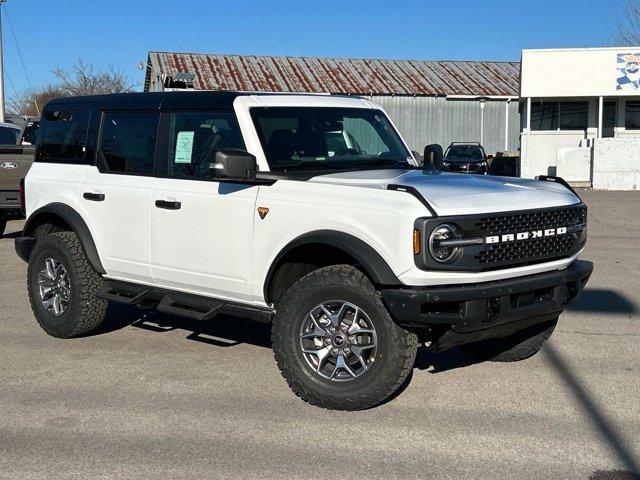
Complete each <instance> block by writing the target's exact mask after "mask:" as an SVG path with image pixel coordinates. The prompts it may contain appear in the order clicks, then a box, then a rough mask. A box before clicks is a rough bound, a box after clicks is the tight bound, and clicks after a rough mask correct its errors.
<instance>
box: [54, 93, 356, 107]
mask: <svg viewBox="0 0 640 480" xmlns="http://www.w3.org/2000/svg"><path fill="white" fill-rule="evenodd" d="M243 95H280V96H282V95H312V96H315V95H317V94H308V93H307V94H305V93H297V92H288V93H269V92H231V91H204V90H195V91H194V90H189V91H179V92H176V91H173V92H134V93H112V94H108V95H88V96H83V97H60V98H55V99H53V100H51V101H50V102H49V103H48V104H47V106H46V107H45V108H46V109H49V110H50V109H52V108H54V109H55V108H60V107H62V106H68V105H77V104H83V103H96V104H100V105H101V106H102V108H105V109H111V108H113V109H118V110H140V109H179V110H184V109H198V110H199V109H205V108H215V109H229V110H230V109H232V108H233V101H234V100H235V99H236V98H237V97H239V96H243ZM352 98H353V97H352Z"/></svg>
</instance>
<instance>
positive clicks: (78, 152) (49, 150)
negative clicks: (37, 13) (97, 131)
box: [38, 110, 91, 163]
mask: <svg viewBox="0 0 640 480" xmlns="http://www.w3.org/2000/svg"><path fill="white" fill-rule="evenodd" d="M90 117H91V112H89V111H87V110H55V111H48V112H45V113H44V115H43V120H42V143H41V145H40V150H39V153H38V160H39V161H44V162H60V163H83V161H84V160H85V156H86V150H87V148H86V147H87V130H88V129H89V119H90Z"/></svg>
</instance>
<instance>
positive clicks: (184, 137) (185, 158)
mask: <svg viewBox="0 0 640 480" xmlns="http://www.w3.org/2000/svg"><path fill="white" fill-rule="evenodd" d="M194 133H195V132H178V138H177V139H176V156H175V159H174V163H191V156H192V153H193V134H194Z"/></svg>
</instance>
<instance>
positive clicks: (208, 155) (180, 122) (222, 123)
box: [167, 112, 245, 178]
mask: <svg viewBox="0 0 640 480" xmlns="http://www.w3.org/2000/svg"><path fill="white" fill-rule="evenodd" d="M222 148H238V149H241V150H244V149H245V145H244V141H243V140H242V134H241V133H240V128H239V127H238V123H237V121H236V117H235V114H234V113H232V112H184V113H174V114H172V115H171V128H170V134H169V156H168V157H169V165H168V169H167V174H168V175H169V176H170V177H174V178H208V177H209V176H210V165H211V163H212V162H213V155H214V154H215V151H216V150H218V149H222Z"/></svg>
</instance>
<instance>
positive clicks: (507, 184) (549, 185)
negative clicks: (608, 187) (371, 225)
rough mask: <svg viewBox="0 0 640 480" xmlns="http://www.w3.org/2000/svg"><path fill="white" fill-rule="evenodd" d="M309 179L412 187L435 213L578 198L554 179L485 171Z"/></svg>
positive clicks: (363, 173)
mask: <svg viewBox="0 0 640 480" xmlns="http://www.w3.org/2000/svg"><path fill="white" fill-rule="evenodd" d="M309 181H310V182H318V183H331V184H335V185H351V186H357V187H365V188H381V189H386V188H387V187H388V186H389V185H403V186H406V187H413V188H415V189H416V190H417V191H418V192H419V193H420V194H421V195H422V196H423V197H424V198H425V200H427V202H429V204H430V205H431V206H432V207H433V209H434V210H435V211H436V213H437V214H438V215H439V216H447V215H468V214H477V213H490V212H506V211H514V210H530V209H535V208H547V207H557V206H562V205H573V204H575V203H578V202H579V201H580V199H579V198H578V197H576V196H575V195H574V194H573V193H571V191H569V190H568V189H567V188H566V187H564V186H563V185H560V184H557V183H554V182H544V181H539V180H530V179H524V178H512V177H494V176H489V175H487V176H485V175H466V174H460V173H439V172H436V173H428V172H423V171H421V170H409V171H407V170H364V171H357V172H341V173H332V174H328V175H320V176H317V177H313V178H311V179H310V180H309Z"/></svg>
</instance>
